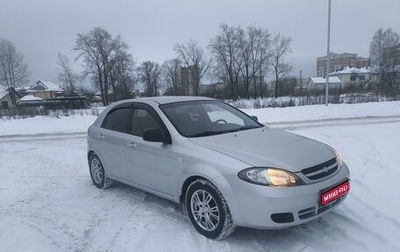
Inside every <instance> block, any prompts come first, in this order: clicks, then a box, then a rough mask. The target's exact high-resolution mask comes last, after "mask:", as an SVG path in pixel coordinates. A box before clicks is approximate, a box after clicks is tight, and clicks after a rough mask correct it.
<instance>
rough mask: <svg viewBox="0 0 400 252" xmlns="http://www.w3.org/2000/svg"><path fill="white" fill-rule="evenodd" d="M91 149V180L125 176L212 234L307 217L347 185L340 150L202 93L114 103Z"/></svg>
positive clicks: (329, 204)
mask: <svg viewBox="0 0 400 252" xmlns="http://www.w3.org/2000/svg"><path fill="white" fill-rule="evenodd" d="M87 157H88V161H89V169H90V175H91V178H92V180H93V183H94V185H95V186H97V187H99V188H107V187H109V186H111V185H112V183H113V181H119V182H122V183H125V184H128V185H130V186H133V187H136V188H139V189H142V190H144V191H147V192H150V193H153V194H156V195H158V196H160V197H163V198H166V199H169V200H171V201H174V202H176V203H178V204H181V206H182V209H183V211H184V212H185V213H187V214H188V215H189V219H190V221H191V223H192V224H193V226H194V227H195V229H196V230H197V231H198V232H200V233H201V234H202V235H204V236H206V237H208V238H212V239H222V238H224V237H226V236H228V235H230V234H231V233H233V232H234V231H235V228H236V226H242V227H250V228H256V229H280V228H286V227H290V226H294V225H299V224H302V223H305V222H308V221H310V220H313V219H315V218H318V217H319V216H321V215H322V214H325V213H327V212H329V211H330V210H332V209H334V208H335V207H336V206H338V205H339V204H340V203H341V202H343V200H344V198H345V197H346V195H347V193H348V192H349V190H350V182H349V181H350V179H349V169H348V168H347V166H346V164H345V163H344V162H343V161H342V159H341V157H340V155H339V154H338V153H337V152H336V151H335V150H334V149H332V148H330V147H329V146H327V145H325V144H323V143H320V142H317V141H314V140H311V139H308V138H305V137H302V136H298V135H294V134H291V133H288V132H284V131H278V130H273V129H270V128H267V127H265V126H264V125H262V124H260V123H259V122H257V120H256V119H255V118H252V117H250V116H248V115H246V114H245V113H243V112H241V111H240V110H238V109H236V108H234V107H232V106H230V105H228V104H226V103H224V102H222V101H219V100H215V99H210V98H204V97H154V98H143V99H132V100H124V101H119V102H116V103H113V104H112V105H110V106H108V107H107V108H106V109H105V110H104V111H103V112H102V113H101V114H100V115H99V117H98V118H97V120H96V121H95V122H94V123H93V125H91V126H90V127H89V129H88V155H87Z"/></svg>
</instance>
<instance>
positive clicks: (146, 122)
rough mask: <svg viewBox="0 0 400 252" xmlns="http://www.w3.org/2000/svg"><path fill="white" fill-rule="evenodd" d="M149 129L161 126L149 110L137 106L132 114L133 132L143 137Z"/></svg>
mask: <svg viewBox="0 0 400 252" xmlns="http://www.w3.org/2000/svg"><path fill="white" fill-rule="evenodd" d="M147 129H160V126H159V124H158V123H157V121H156V119H155V118H154V116H153V115H152V114H151V113H150V112H149V111H147V110H145V109H142V108H135V109H134V111H133V115H132V123H131V131H130V132H131V134H133V135H135V136H139V137H142V136H143V132H144V131H145V130H147Z"/></svg>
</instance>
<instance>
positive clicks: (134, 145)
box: [128, 142, 137, 148]
mask: <svg viewBox="0 0 400 252" xmlns="http://www.w3.org/2000/svg"><path fill="white" fill-rule="evenodd" d="M136 147H137V143H135V142H128V148H136Z"/></svg>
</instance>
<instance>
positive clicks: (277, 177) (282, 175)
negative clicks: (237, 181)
mask: <svg viewBox="0 0 400 252" xmlns="http://www.w3.org/2000/svg"><path fill="white" fill-rule="evenodd" d="M238 176H239V178H241V179H242V180H244V181H246V182H250V183H253V184H258V185H266V186H278V187H286V186H296V185H302V184H303V181H302V180H301V179H300V178H299V177H297V176H296V175H295V174H293V173H291V172H289V171H285V170H282V169H276V168H249V169H245V170H243V171H241V172H239V174H238Z"/></svg>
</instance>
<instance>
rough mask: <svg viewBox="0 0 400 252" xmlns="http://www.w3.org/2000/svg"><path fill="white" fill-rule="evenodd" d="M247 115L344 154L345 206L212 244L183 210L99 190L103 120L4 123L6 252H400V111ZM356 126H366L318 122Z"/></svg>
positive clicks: (137, 194)
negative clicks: (92, 150)
mask: <svg viewBox="0 0 400 252" xmlns="http://www.w3.org/2000/svg"><path fill="white" fill-rule="evenodd" d="M245 112H247V113H249V114H251V115H256V116H258V117H259V119H260V121H261V122H263V123H267V124H268V123H271V124H272V126H273V125H279V126H280V127H281V128H285V124H286V125H289V127H287V128H290V129H291V131H292V132H294V133H296V134H300V135H304V136H307V137H311V138H314V139H317V140H319V141H322V142H324V143H327V144H329V145H331V146H333V147H334V148H336V149H337V150H339V151H340V152H341V153H342V155H343V157H344V160H345V161H346V163H347V164H348V166H349V168H350V170H351V179H352V183H351V186H352V187H351V191H350V194H349V195H348V197H347V199H346V200H345V202H344V203H343V204H342V205H341V206H339V207H338V208H337V209H336V210H334V211H333V212H331V213H329V214H327V215H325V216H324V217H322V218H320V219H317V220H315V221H312V222H310V223H308V224H304V225H301V226H298V227H294V228H289V229H285V230H277V231H260V230H252V229H246V228H239V229H237V231H236V232H235V233H234V234H233V235H232V236H230V237H228V238H227V239H225V240H223V241H213V240H208V239H206V238H204V237H203V236H201V235H200V234H198V233H197V232H196V230H194V228H193V227H192V226H191V224H190V222H189V220H188V219H187V217H186V216H185V215H183V214H182V213H181V211H180V209H179V207H178V206H177V205H175V204H174V203H171V202H169V201H166V200H164V199H161V198H159V197H156V196H153V195H151V194H148V193H145V192H142V191H140V190H137V189H134V188H131V187H128V186H124V185H121V184H117V185H116V186H114V187H112V188H110V189H107V190H100V189H97V188H96V187H95V186H93V185H92V182H91V180H90V176H89V171H88V166H87V161H86V139H85V136H84V134H82V133H84V132H85V131H86V129H87V127H88V125H90V123H92V122H93V121H94V119H95V117H94V116H71V117H61V118H59V119H58V118H45V117H36V118H31V119H21V120H1V119H0V143H1V144H0V251H151V252H153V251H400V239H399V237H400V216H399V213H400V183H399V182H398V181H399V177H400V168H399V167H400V166H399V164H400V155H399V150H400V122H399V120H398V118H399V117H400V102H388V103H368V104H355V105H345V104H343V105H329V106H328V107H325V106H305V107H291V108H282V109H278V108H276V109H272V108H269V109H260V110H245ZM382 116H384V117H385V118H389V119H390V120H383V121H382V120H376V117H382ZM354 117H365V118H363V119H357V120H354V122H359V121H360V120H361V122H362V123H354V124H352V123H337V124H334V123H328V124H325V125H324V124H319V123H318V121H320V120H322V121H328V122H334V121H338V122H340V121H343V119H342V118H347V122H348V121H350V122H353V121H351V120H353V119H349V118H354ZM327 119H335V120H327ZM294 121H295V122H296V123H297V124H298V125H301V127H298V128H297V129H295V128H296V127H291V126H293V122H294ZM287 122H290V123H287ZM327 125H328V126H327ZM315 126H318V127H315ZM294 129H295V130H294ZM66 133H67V134H66ZM37 134H39V135H37ZM21 135H25V136H24V137H21ZM35 135H36V136H35ZM47 135H51V136H52V138H47V137H46V136H47ZM70 136H73V137H70Z"/></svg>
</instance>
